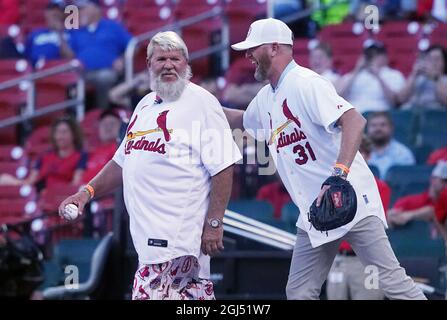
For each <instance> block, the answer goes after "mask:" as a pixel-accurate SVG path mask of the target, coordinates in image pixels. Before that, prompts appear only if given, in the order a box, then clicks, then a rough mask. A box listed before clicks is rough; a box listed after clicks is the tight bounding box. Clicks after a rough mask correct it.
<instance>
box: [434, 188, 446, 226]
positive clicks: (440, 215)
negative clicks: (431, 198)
mask: <svg viewBox="0 0 447 320" xmlns="http://www.w3.org/2000/svg"><path fill="white" fill-rule="evenodd" d="M435 215H436V219H437V220H438V221H439V222H440V223H444V222H445V221H446V219H447V188H444V189H443V190H442V191H441V193H440V195H439V198H438V201H437V202H436V203H435Z"/></svg>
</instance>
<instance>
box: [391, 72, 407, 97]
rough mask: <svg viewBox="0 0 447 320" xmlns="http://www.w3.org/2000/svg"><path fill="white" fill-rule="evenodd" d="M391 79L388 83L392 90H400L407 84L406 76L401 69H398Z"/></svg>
mask: <svg viewBox="0 0 447 320" xmlns="http://www.w3.org/2000/svg"><path fill="white" fill-rule="evenodd" d="M391 79H392V81H388V83H389V86H390V88H391V90H392V91H394V92H398V91H400V90H402V88H403V87H404V86H405V78H404V76H403V75H402V73H400V71H397V70H396V71H395V75H394V77H392V78H391ZM391 79H390V80H391Z"/></svg>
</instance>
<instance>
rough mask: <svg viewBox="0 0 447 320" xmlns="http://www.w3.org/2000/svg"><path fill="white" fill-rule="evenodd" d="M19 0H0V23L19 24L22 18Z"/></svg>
mask: <svg viewBox="0 0 447 320" xmlns="http://www.w3.org/2000/svg"><path fill="white" fill-rule="evenodd" d="M19 9H20V4H19V0H0V25H11V24H17V23H18V22H19V18H20V10H19Z"/></svg>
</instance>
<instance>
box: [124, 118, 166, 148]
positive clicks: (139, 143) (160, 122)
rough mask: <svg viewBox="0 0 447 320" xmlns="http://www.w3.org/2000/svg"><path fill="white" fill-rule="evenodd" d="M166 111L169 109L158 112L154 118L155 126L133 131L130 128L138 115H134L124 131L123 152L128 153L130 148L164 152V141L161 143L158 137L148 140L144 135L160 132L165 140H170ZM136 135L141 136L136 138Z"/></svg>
mask: <svg viewBox="0 0 447 320" xmlns="http://www.w3.org/2000/svg"><path fill="white" fill-rule="evenodd" d="M168 112H169V110H164V111H162V112H160V113H159V114H158V117H157V119H156V123H157V127H156V128H154V129H149V130H145V131H136V132H133V131H132V128H133V127H134V125H135V122H136V121H137V119H138V115H136V116H135V118H134V119H133V121H132V122H131V123H130V124H129V127H128V128H127V131H126V147H125V154H130V152H131V150H144V151H150V152H157V153H160V154H165V153H166V150H165V148H166V147H165V143H163V142H162V141H161V139H160V138H158V139H157V140H156V141H149V140H146V136H147V135H149V134H153V133H158V132H161V133H162V134H163V138H164V140H165V142H169V141H170V140H171V133H172V131H173V130H172V129H168V127H167V124H166V122H167V114H168ZM138 137H141V138H140V139H138V140H137V138H138Z"/></svg>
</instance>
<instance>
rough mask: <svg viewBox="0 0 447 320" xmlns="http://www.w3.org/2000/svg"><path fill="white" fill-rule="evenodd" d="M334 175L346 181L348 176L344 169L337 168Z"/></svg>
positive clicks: (333, 172)
mask: <svg viewBox="0 0 447 320" xmlns="http://www.w3.org/2000/svg"><path fill="white" fill-rule="evenodd" d="M332 175H333V176H336V177H340V178H343V179H346V178H347V176H348V174H347V173H346V171H343V169H341V168H338V167H335V168H334V171H332Z"/></svg>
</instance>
